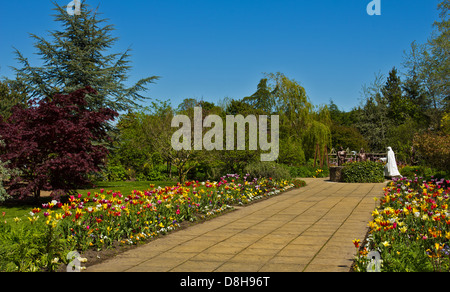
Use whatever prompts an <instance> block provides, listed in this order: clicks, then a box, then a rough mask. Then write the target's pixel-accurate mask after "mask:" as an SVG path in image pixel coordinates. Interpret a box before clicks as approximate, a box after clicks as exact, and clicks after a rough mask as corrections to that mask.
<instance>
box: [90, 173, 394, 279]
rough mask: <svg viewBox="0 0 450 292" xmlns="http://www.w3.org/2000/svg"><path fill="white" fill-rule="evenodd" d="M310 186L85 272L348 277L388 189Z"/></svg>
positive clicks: (321, 182)
mask: <svg viewBox="0 0 450 292" xmlns="http://www.w3.org/2000/svg"><path fill="white" fill-rule="evenodd" d="M305 180H306V181H307V183H308V185H307V186H306V187H304V188H301V189H295V190H291V191H289V192H286V193H284V194H282V195H279V196H276V197H273V198H270V199H268V200H265V201H262V202H259V203H256V204H253V205H250V206H247V207H243V208H239V209H238V210H237V211H234V212H231V213H228V214H225V215H222V216H220V217H218V218H215V219H213V220H210V221H207V222H205V223H202V224H198V225H194V226H191V227H189V228H187V229H184V230H180V231H178V232H174V233H172V234H169V235H167V236H164V237H162V238H159V239H157V240H155V241H153V242H151V243H149V244H146V245H143V246H141V247H138V248H136V249H133V250H130V251H127V252H125V253H123V254H120V255H118V256H116V257H115V258H112V259H109V260H107V261H105V262H103V263H101V264H98V265H94V266H91V267H88V268H87V270H86V271H87V272H97V271H101V272H124V271H129V272H301V271H303V272H348V271H349V270H350V267H351V265H352V262H353V258H354V255H355V252H356V250H355V247H354V246H353V244H352V240H353V239H361V241H363V239H364V237H365V235H366V232H367V229H368V227H367V223H368V222H369V220H370V219H371V211H373V209H374V207H375V201H374V199H373V198H374V197H380V196H382V194H383V191H382V188H383V186H385V184H384V183H382V184H343V183H333V182H329V181H326V180H324V179H305Z"/></svg>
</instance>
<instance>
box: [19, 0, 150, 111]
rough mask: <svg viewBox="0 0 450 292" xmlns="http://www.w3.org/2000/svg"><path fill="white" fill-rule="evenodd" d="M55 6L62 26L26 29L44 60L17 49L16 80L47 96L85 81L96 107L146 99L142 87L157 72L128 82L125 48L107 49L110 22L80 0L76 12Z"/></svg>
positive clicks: (128, 104)
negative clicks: (37, 62)
mask: <svg viewBox="0 0 450 292" xmlns="http://www.w3.org/2000/svg"><path fill="white" fill-rule="evenodd" d="M54 5H55V6H56V7H55V8H54V10H55V11H56V14H55V15H53V16H54V18H55V21H56V22H58V23H60V24H61V27H62V30H55V31H53V32H51V33H50V38H47V37H39V36H37V35H34V34H31V37H32V38H33V39H34V40H36V43H35V45H34V46H35V48H36V49H37V51H38V53H37V55H39V56H40V57H41V59H42V61H43V65H42V66H41V67H34V66H32V65H31V64H30V62H29V60H28V58H26V57H25V56H23V54H22V53H21V52H20V51H19V50H17V49H16V55H17V60H18V61H19V63H20V64H21V65H22V67H21V68H14V69H15V71H16V80H15V82H18V83H21V84H24V85H25V86H26V91H27V93H29V96H30V97H31V98H33V97H38V98H44V97H47V98H51V97H53V96H54V95H55V94H56V93H60V92H62V93H70V92H73V91H75V90H77V89H80V88H85V87H87V86H90V87H92V88H94V89H95V90H96V91H97V92H98V95H88V96H86V100H87V102H88V108H90V109H91V110H97V109H100V108H105V107H106V108H110V109H112V110H115V111H126V110H129V109H131V108H133V107H135V106H137V105H138V102H139V101H143V100H145V99H146V97H144V96H143V95H142V94H141V93H142V92H143V91H146V90H147V85H148V84H150V83H153V82H154V81H155V80H157V79H158V77H156V76H153V77H147V78H144V79H141V80H139V81H138V82H137V83H136V84H134V85H133V86H131V87H127V86H126V84H125V82H126V81H127V79H128V77H129V76H128V75H127V73H128V71H129V70H130V69H131V66H130V60H129V58H130V49H128V50H126V51H125V52H124V53H114V54H110V53H108V50H109V49H110V48H111V47H112V46H113V45H114V43H115V42H116V41H117V38H115V37H113V36H112V35H111V33H112V31H113V30H114V28H113V26H112V25H106V24H105V22H106V19H100V18H99V14H98V13H97V11H93V10H90V9H89V6H88V5H87V4H86V3H85V1H83V2H82V3H81V14H80V15H76V14H75V15H69V14H68V13H67V11H66V9H65V7H61V6H59V5H58V4H56V3H54Z"/></svg>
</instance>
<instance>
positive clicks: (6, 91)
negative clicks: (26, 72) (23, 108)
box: [0, 81, 28, 120]
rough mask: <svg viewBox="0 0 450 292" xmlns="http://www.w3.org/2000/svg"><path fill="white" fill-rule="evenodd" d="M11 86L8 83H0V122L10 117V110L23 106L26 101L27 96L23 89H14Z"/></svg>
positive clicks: (12, 85)
mask: <svg viewBox="0 0 450 292" xmlns="http://www.w3.org/2000/svg"><path fill="white" fill-rule="evenodd" d="M14 85H16V86H17V85H18V84H13V83H11V82H8V81H3V82H0V120H1V119H2V117H3V119H7V118H9V116H10V115H11V109H12V108H13V107H14V106H15V105H17V104H22V105H25V104H26V103H27V101H28V97H27V95H26V94H25V93H24V92H23V89H22V90H20V89H19V88H15V87H14Z"/></svg>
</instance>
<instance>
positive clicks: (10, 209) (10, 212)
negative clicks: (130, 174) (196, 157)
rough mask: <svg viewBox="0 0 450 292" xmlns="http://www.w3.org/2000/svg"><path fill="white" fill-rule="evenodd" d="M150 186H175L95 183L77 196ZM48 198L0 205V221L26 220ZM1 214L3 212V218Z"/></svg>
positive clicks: (136, 182) (147, 183)
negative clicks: (36, 201) (35, 201)
mask: <svg viewBox="0 0 450 292" xmlns="http://www.w3.org/2000/svg"><path fill="white" fill-rule="evenodd" d="M150 184H152V185H155V187H158V186H160V187H162V188H164V187H166V186H174V185H176V184H177V182H175V181H127V182H104V181H101V182H95V183H94V185H95V188H91V189H80V190H77V192H78V193H79V194H82V195H83V196H85V195H87V193H88V192H91V193H92V194H94V193H95V192H98V193H99V192H100V190H101V189H104V190H105V192H107V191H109V190H112V191H114V192H121V193H122V194H124V195H128V194H131V192H132V191H133V190H138V191H143V190H147V189H149V188H150ZM50 200H51V199H50V198H45V197H43V198H41V199H40V201H39V202H38V203H31V202H28V203H23V204H16V203H15V204H4V205H0V220H12V219H13V218H16V217H17V218H20V219H22V220H27V216H29V213H30V211H31V209H32V208H35V207H41V206H42V204H43V203H47V202H49V201H50ZM3 212H5V213H4V214H5V215H4V216H3Z"/></svg>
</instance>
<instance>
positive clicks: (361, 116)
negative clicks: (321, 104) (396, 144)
mask: <svg viewBox="0 0 450 292" xmlns="http://www.w3.org/2000/svg"><path fill="white" fill-rule="evenodd" d="M383 79H384V76H383V75H382V74H377V75H375V80H374V81H373V83H372V84H371V85H369V86H367V85H364V86H363V92H362V94H363V98H364V100H363V104H362V106H360V108H359V110H358V111H357V112H358V122H357V124H356V127H357V128H358V130H359V132H360V133H361V134H362V135H363V136H364V137H365V139H366V140H367V143H368V144H369V148H370V149H371V150H372V151H383V152H384V151H385V150H386V147H387V146H386V139H387V136H388V130H389V128H390V127H391V126H392V120H391V119H390V118H389V116H388V112H389V108H388V100H387V99H386V98H385V97H384V95H383V94H382V93H381V89H382V88H383V81H382V80H383Z"/></svg>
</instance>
